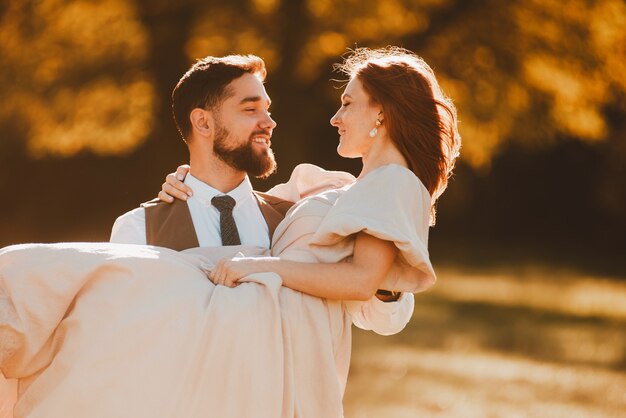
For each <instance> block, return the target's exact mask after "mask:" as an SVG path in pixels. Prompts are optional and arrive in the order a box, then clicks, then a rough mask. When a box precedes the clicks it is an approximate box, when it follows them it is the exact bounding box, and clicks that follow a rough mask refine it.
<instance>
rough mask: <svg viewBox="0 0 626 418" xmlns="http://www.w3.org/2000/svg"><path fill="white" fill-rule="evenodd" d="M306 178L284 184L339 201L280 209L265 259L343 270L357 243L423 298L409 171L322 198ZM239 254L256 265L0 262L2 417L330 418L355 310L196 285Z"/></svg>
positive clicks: (422, 200)
mask: <svg viewBox="0 0 626 418" xmlns="http://www.w3.org/2000/svg"><path fill="white" fill-rule="evenodd" d="M313 167H314V166H310V165H306V166H303V167H299V168H297V169H296V170H295V172H294V176H293V177H292V180H301V181H302V182H303V184H309V183H310V184H314V183H315V181H314V180H315V178H316V177H315V176H317V175H318V174H320V173H321V174H323V175H324V176H326V177H323V176H322V177H323V179H325V180H324V181H327V180H329V179H330V181H331V185H335V186H337V185H340V186H341V188H340V189H335V190H327V191H325V192H322V193H318V194H314V195H312V196H309V197H307V198H304V199H302V200H301V201H300V202H298V203H297V204H296V205H294V207H292V209H291V210H290V211H289V213H288V214H287V216H286V218H285V220H284V221H283V223H281V224H280V225H279V227H278V228H277V230H276V232H275V234H274V240H273V246H272V252H271V255H273V256H277V257H280V258H282V259H288V260H295V261H309V262H310V261H322V262H336V261H342V260H344V259H346V258H348V257H350V256H351V254H352V249H353V245H354V234H355V233H357V232H359V231H365V232H367V233H369V234H372V235H374V236H377V237H379V238H381V239H386V240H390V241H393V242H394V243H395V245H396V246H397V247H398V249H399V250H400V255H399V257H398V259H397V263H396V265H395V266H394V269H393V271H392V272H391V273H390V275H389V276H388V277H387V279H385V284H384V287H385V288H387V289H389V290H402V291H408V292H416V291H421V290H424V289H425V288H427V287H428V286H430V285H432V284H433V283H434V281H435V276H434V272H433V271H432V266H431V264H430V261H429V260H428V252H427V250H426V245H427V239H428V216H429V203H428V202H429V197H428V193H427V192H426V191H425V189H424V186H423V185H422V184H421V183H420V182H419V180H418V179H417V178H416V177H415V176H414V175H413V174H412V173H411V172H410V171H409V170H407V169H405V168H403V167H400V166H395V165H390V166H385V167H382V168H379V169H377V170H375V171H373V172H371V173H369V174H368V175H366V176H365V177H363V178H362V179H360V180H359V181H357V182H355V183H352V182H351V179H349V178H348V177H343V178H342V179H340V181H339V182H338V183H333V181H332V179H333V178H336V176H333V175H327V172H323V171H321V169H318V168H317V167H315V168H313ZM316 173H318V174H316ZM302 176H305V177H306V179H303V178H302ZM284 190H287V192H285V193H296V194H298V193H300V192H298V190H300V191H301V190H302V187H299V188H296V189H293V188H292V189H290V187H289V186H285V187H284V188H283V191H284ZM308 190H309V191H314V190H315V188H314V187H313V188H312V189H311V188H309V189H308ZM304 194H306V193H304ZM309 194H310V193H309ZM300 196H302V193H300ZM286 197H287V196H286ZM240 252H241V253H243V254H245V255H250V256H265V255H270V254H269V253H268V252H267V250H264V249H261V248H256V247H245V246H239V247H222V248H196V249H191V250H186V251H184V252H176V251H172V250H168V249H164V248H159V247H151V246H136V245H122V244H106V243H100V244H90V243H83V244H48V245H46V244H28V245H18V246H11V247H6V248H5V249H2V250H0V370H1V371H2V373H3V374H4V376H5V377H6V378H7V379H10V380H4V379H2V378H1V377H0V394H2V395H3V402H4V403H0V413H2V411H4V414H5V415H4V416H5V417H11V410H12V414H13V416H14V418H22V417H29V418H38V417H61V416H64V417H75V418H80V417H90V418H99V417H103V418H104V417H133V418H142V417H146V418H147V417H155V416H158V417H189V418H194V417H206V416H216V417H247V416H250V417H252V416H254V417H268V418H270V417H271V418H276V417H285V418H286V417H294V416H297V417H341V416H343V409H342V396H343V392H344V389H345V384H346V380H347V375H348V367H349V362H350V351H351V323H352V321H353V320H354V317H357V318H358V317H359V316H360V315H361V316H362V315H364V311H363V310H364V309H365V308H364V306H365V303H364V302H342V301H331V300H325V299H320V298H316V297H312V296H308V295H305V294H302V293H300V292H296V291H293V290H291V289H288V288H285V287H282V286H281V285H282V281H281V278H280V277H279V276H278V275H276V274H274V273H261V274H254V275H251V276H249V277H246V278H245V279H244V280H243V281H244V283H243V284H241V285H240V286H238V287H236V288H232V289H231V288H227V287H224V286H215V285H213V284H212V283H211V282H210V281H209V280H208V279H207V278H206V274H205V272H204V270H203V269H204V268H205V267H206V266H207V265H211V264H212V263H215V262H216V261H217V260H219V259H220V258H223V257H227V256H233V255H235V254H237V253H240ZM411 307H412V305H411ZM365 319H366V318H365ZM365 319H364V320H365ZM356 322H357V323H358V320H357V321H356ZM13 379H16V380H13ZM15 382H17V386H18V389H17V391H18V396H17V397H16V398H14V395H15ZM3 391H4V392H3ZM5 395H6V397H4V396H5ZM13 403H14V405H13ZM0 416H2V415H0Z"/></svg>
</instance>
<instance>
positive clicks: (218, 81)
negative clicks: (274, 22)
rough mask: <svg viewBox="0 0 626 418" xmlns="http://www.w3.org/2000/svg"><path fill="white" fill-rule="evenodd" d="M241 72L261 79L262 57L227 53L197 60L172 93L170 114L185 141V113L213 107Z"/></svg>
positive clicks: (187, 127) (187, 124) (187, 128)
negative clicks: (224, 55) (223, 55)
mask: <svg viewBox="0 0 626 418" xmlns="http://www.w3.org/2000/svg"><path fill="white" fill-rule="evenodd" d="M245 73H249V74H253V75H256V76H257V77H259V79H260V80H261V81H263V80H265V76H266V74H267V73H266V70H265V63H264V62H263V60H262V59H261V58H259V57H257V56H255V55H228V56H226V57H206V58H203V59H201V60H198V61H197V62H196V63H195V64H194V65H193V66H192V67H191V68H190V69H189V71H187V72H186V73H185V75H184V76H183V77H182V78H181V79H180V80H179V81H178V84H176V87H174V91H173V92H172V115H173V116H174V122H175V123H176V127H177V128H178V132H180V134H181V135H182V137H183V140H184V141H185V142H186V141H187V140H188V139H189V135H190V134H191V122H190V121H189V114H190V113H191V111H192V110H193V109H195V108H201V109H207V110H209V109H214V108H215V107H217V106H219V105H220V104H221V103H222V102H223V101H224V100H225V99H226V98H228V97H229V96H230V94H232V93H231V92H230V91H229V89H228V88H227V87H228V85H229V84H230V83H231V82H232V81H233V80H236V79H237V78H239V77H241V76H242V75H244V74H245Z"/></svg>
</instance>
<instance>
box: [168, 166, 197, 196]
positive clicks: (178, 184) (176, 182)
mask: <svg viewBox="0 0 626 418" xmlns="http://www.w3.org/2000/svg"><path fill="white" fill-rule="evenodd" d="M178 176H179V174H178V172H176V173H170V174H168V175H167V176H165V183H167V184H169V185H170V186H172V187H173V188H174V189H176V190H180V191H181V192H183V193H185V194H187V195H188V196H193V190H191V187H189V186H187V185H186V184H185V183H183V181H182V180H180V179H179V177H178ZM182 178H183V179H184V177H182Z"/></svg>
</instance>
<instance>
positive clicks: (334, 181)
mask: <svg viewBox="0 0 626 418" xmlns="http://www.w3.org/2000/svg"><path fill="white" fill-rule="evenodd" d="M355 180H356V179H355V178H354V176H353V175H352V174H350V173H346V172H344V171H328V170H324V169H323V168H321V167H318V166H316V165H314V164H306V163H305V164H299V165H297V166H296V167H295V168H294V169H293V171H292V172H291V176H290V177H289V180H288V181H287V183H281V184H277V185H276V186H274V187H272V188H271V189H270V190H268V191H267V192H266V193H267V194H270V195H272V196H276V197H280V198H281V199H284V200H289V201H291V202H296V201H298V200H300V199H304V198H305V197H309V196H313V195H316V194H318V193H321V192H324V191H327V190H332V189H338V188H340V187H343V186H345V185H346V184H349V183H353V182H354V181H355Z"/></svg>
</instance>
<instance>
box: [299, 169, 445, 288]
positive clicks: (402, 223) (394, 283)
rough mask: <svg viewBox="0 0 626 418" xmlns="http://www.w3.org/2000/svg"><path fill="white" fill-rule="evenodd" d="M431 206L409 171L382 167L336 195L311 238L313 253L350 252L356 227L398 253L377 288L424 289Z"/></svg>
mask: <svg viewBox="0 0 626 418" xmlns="http://www.w3.org/2000/svg"><path fill="white" fill-rule="evenodd" d="M430 206H431V202H430V195H429V193H428V191H427V190H426V188H425V187H424V185H423V184H422V183H421V182H420V180H419V179H418V178H417V177H416V176H415V175H414V174H413V173H412V172H411V171H410V170H408V169H406V168H404V167H401V166H398V165H388V166H384V167H381V168H379V169H377V170H375V171H372V172H370V173H369V174H367V175H366V176H365V177H363V178H361V179H359V180H358V181H357V182H356V183H355V184H354V185H353V186H352V187H350V188H349V189H348V190H346V191H345V192H344V193H343V194H342V195H341V196H340V197H339V198H338V199H337V201H336V203H335V205H334V206H333V207H332V208H331V209H330V211H329V212H328V214H327V215H326V217H325V218H324V219H323V220H322V222H321V224H320V226H319V228H318V229H317V231H316V232H315V235H314V236H313V238H312V240H311V248H312V251H313V252H314V253H315V255H316V256H317V257H318V259H320V260H321V261H322V262H329V261H327V260H326V258H327V255H328V256H330V253H329V251H331V250H333V249H334V250H337V249H338V248H339V249H340V250H342V251H343V252H344V253H345V254H349V253H351V250H352V249H353V245H354V236H355V234H356V233H358V232H361V231H363V232H365V233H367V234H370V235H372V236H375V237H377V238H380V239H382V240H386V241H391V242H393V243H394V244H395V245H396V247H397V248H398V250H399V255H398V259H397V260H396V262H395V263H394V266H393V268H392V270H391V271H390V273H389V274H388V275H387V277H386V278H385V279H384V281H383V283H382V285H381V288H383V289H387V290H394V291H402V292H412V293H415V292H420V291H423V290H425V289H427V288H428V287H430V286H432V285H433V284H434V283H435V280H436V277H435V272H434V270H433V267H432V264H431V262H430V259H429V255H428V228H429V219H430ZM349 246H352V248H347V247H349ZM335 254H336V253H335Z"/></svg>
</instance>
